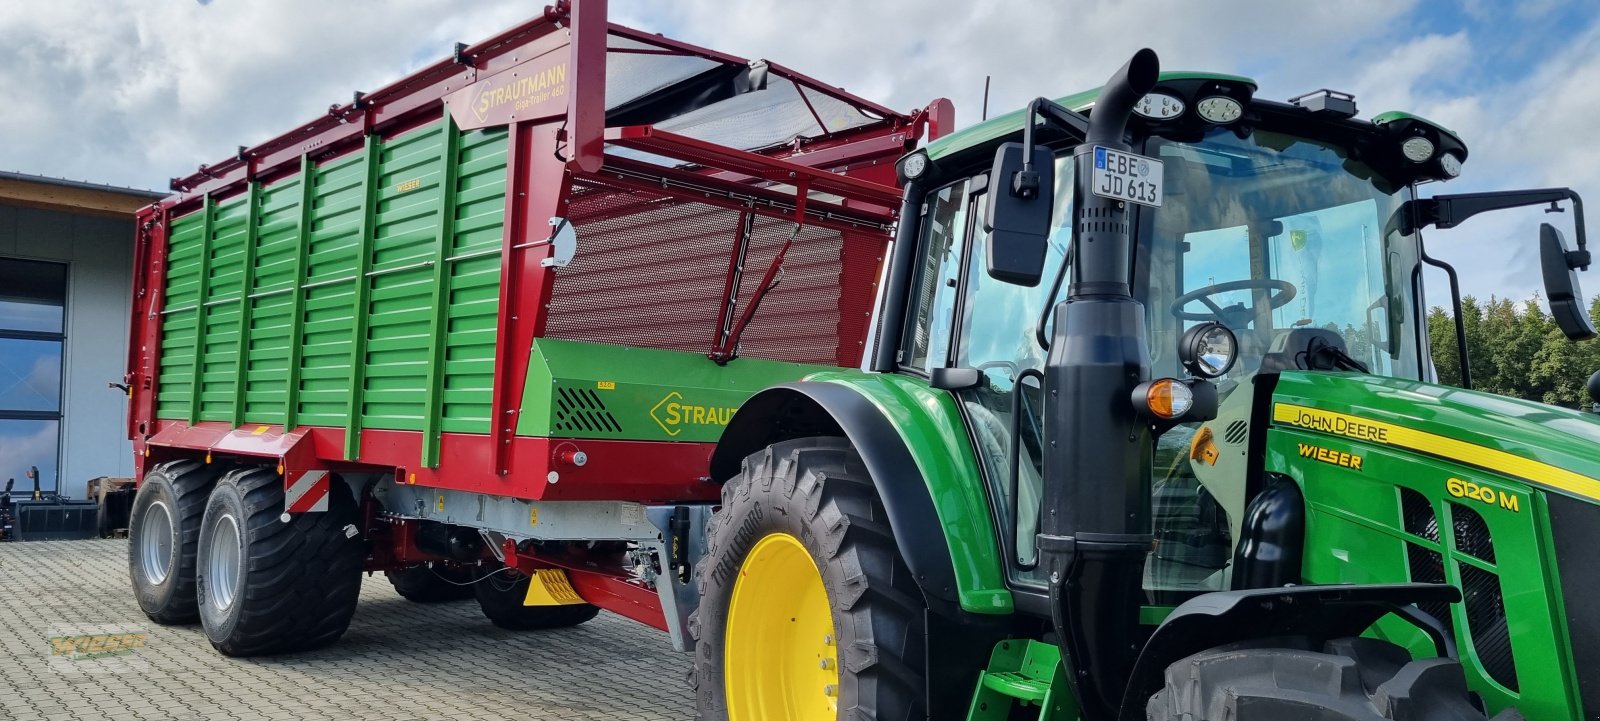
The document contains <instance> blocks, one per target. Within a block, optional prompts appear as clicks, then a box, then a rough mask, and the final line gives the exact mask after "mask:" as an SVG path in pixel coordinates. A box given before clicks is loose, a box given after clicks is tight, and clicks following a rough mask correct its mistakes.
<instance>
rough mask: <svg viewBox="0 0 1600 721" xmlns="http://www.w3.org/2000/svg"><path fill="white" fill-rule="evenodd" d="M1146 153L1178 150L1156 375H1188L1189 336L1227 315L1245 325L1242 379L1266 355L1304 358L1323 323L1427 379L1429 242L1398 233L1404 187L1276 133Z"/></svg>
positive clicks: (1159, 214) (1167, 144)
mask: <svg viewBox="0 0 1600 721" xmlns="http://www.w3.org/2000/svg"><path fill="white" fill-rule="evenodd" d="M1146 153H1147V154H1149V155H1153V156H1156V157H1159V158H1161V160H1162V161H1163V162H1164V165H1165V170H1166V186H1167V191H1166V192H1167V198H1166V202H1165V204H1164V205H1163V207H1161V208H1160V209H1158V210H1156V211H1155V212H1154V213H1151V215H1153V216H1154V219H1153V222H1150V223H1147V224H1146V226H1145V227H1146V228H1147V229H1148V231H1147V233H1146V238H1145V242H1144V243H1142V244H1141V245H1142V248H1143V249H1144V253H1142V255H1143V257H1145V258H1147V259H1148V262H1146V263H1144V264H1143V265H1142V269H1143V271H1144V272H1145V273H1146V274H1147V277H1146V278H1145V281H1146V288H1147V291H1146V297H1147V299H1146V301H1145V305H1146V308H1147V309H1148V311H1149V317H1150V321H1151V323H1150V329H1151V339H1150V340H1151V350H1152V352H1153V354H1154V356H1155V357H1154V358H1153V359H1152V360H1153V361H1154V362H1155V368H1154V371H1155V373H1156V375H1158V376H1162V375H1174V376H1175V375H1180V373H1181V369H1180V368H1179V367H1178V364H1177V359H1176V349H1177V346H1178V338H1179V336H1181V335H1182V333H1183V331H1184V330H1185V329H1187V328H1189V327H1190V326H1193V325H1194V324H1196V323H1200V322H1203V321H1206V320H1216V321H1220V322H1222V323H1224V324H1225V325H1227V326H1228V327H1230V328H1232V329H1233V331H1234V333H1235V334H1237V335H1238V336H1239V341H1240V359H1239V362H1238V364H1237V365H1236V366H1235V367H1234V370H1233V372H1232V374H1231V375H1232V376H1233V377H1235V378H1236V379H1237V378H1238V377H1240V376H1248V375H1250V374H1253V373H1254V372H1256V371H1258V370H1259V369H1260V368H1261V366H1262V364H1263V363H1264V362H1267V363H1274V364H1276V368H1277V369H1279V370H1281V369H1285V368H1288V369H1293V368H1297V367H1303V365H1304V356H1302V357H1301V358H1299V359H1296V358H1294V357H1292V356H1293V355H1294V354H1296V353H1299V352H1300V351H1303V350H1304V349H1305V344H1306V342H1307V341H1306V340H1305V339H1306V338H1308V337H1309V336H1310V335H1313V333H1312V331H1326V332H1327V333H1326V334H1320V333H1319V334H1317V335H1323V336H1324V337H1325V338H1327V339H1328V340H1329V341H1332V340H1335V338H1334V337H1333V336H1336V340H1337V341H1338V342H1339V343H1341V344H1342V345H1343V350H1344V351H1345V352H1346V353H1347V354H1349V355H1350V356H1351V357H1353V358H1355V359H1356V360H1358V361H1360V362H1362V363H1364V364H1366V366H1367V367H1368V368H1369V369H1370V370H1371V371H1372V372H1373V373H1378V374H1381V375H1389V376H1399V377H1405V378H1420V374H1419V368H1418V365H1417V352H1416V343H1417V338H1416V334H1415V332H1414V328H1413V323H1412V315H1411V313H1410V308H1411V305H1412V298H1411V293H1410V292H1409V285H1410V280H1411V271H1412V268H1413V266H1414V265H1415V263H1416V250H1415V246H1414V244H1413V242H1412V239H1411V238H1409V237H1406V236H1401V235H1399V234H1398V233H1386V231H1385V228H1386V226H1387V225H1388V221H1389V218H1390V217H1391V216H1392V215H1393V214H1394V212H1395V209H1396V208H1397V207H1398V205H1399V204H1400V203H1401V202H1402V201H1404V200H1405V197H1406V195H1405V191H1404V189H1401V190H1402V192H1394V191H1393V189H1386V188H1384V187H1382V181H1375V180H1369V179H1368V177H1370V173H1369V172H1368V171H1367V169H1366V168H1365V166H1363V165H1361V164H1360V163H1359V162H1357V161H1354V160H1352V159H1350V158H1349V157H1348V156H1347V154H1346V153H1344V152H1343V151H1341V150H1340V149H1338V148H1335V147H1332V146H1328V145H1323V144H1320V143H1317V142H1314V141H1309V140H1306V139H1304V138H1296V137H1292V136H1288V135H1283V134H1280V133H1273V132H1267V131H1257V132H1255V133H1254V134H1252V135H1250V136H1249V137H1246V138H1243V139H1241V138H1239V137H1238V136H1236V135H1235V134H1234V133H1233V132H1232V131H1229V130H1226V129H1221V128H1219V129H1216V130H1214V131H1212V133H1211V134H1210V135H1209V136H1208V137H1206V139H1205V140H1204V141H1203V142H1200V143H1192V144H1191V143H1178V142H1173V141H1168V140H1165V139H1159V138H1157V139H1152V140H1151V142H1150V145H1149V147H1148V148H1147V149H1146ZM1285 353H1286V354H1289V356H1290V357H1275V356H1277V355H1278V354H1285Z"/></svg>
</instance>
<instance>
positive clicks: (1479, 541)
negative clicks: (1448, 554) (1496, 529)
mask: <svg viewBox="0 0 1600 721" xmlns="http://www.w3.org/2000/svg"><path fill="white" fill-rule="evenodd" d="M1450 520H1451V522H1452V524H1453V525H1454V526H1455V530H1456V550H1457V551H1460V552H1462V553H1465V554H1467V555H1469V556H1472V557H1473V558H1476V559H1478V560H1480V561H1487V562H1489V563H1494V539H1493V538H1490V537H1489V524H1487V523H1484V522H1483V516H1480V515H1478V512H1477V511H1474V510H1472V509H1471V508H1468V507H1466V506H1463V505H1461V504H1459V503H1452V504H1450Z"/></svg>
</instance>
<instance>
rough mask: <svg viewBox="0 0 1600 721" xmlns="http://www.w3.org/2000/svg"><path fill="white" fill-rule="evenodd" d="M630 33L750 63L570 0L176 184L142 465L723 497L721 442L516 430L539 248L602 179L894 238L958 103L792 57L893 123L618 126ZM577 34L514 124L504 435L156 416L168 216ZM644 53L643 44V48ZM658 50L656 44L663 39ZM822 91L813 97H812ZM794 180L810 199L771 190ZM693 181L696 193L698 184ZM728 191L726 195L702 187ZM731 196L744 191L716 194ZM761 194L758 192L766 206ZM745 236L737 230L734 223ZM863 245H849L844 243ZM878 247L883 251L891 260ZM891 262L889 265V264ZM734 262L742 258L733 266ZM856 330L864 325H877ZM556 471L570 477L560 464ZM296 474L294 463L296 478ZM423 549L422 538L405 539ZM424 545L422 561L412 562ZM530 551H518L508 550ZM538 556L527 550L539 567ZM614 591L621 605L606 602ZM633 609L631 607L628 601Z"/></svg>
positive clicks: (147, 357) (147, 264)
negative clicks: (891, 94)
mask: <svg viewBox="0 0 1600 721" xmlns="http://www.w3.org/2000/svg"><path fill="white" fill-rule="evenodd" d="M608 34H611V35H618V36H622V37H627V38H631V39H634V40H637V41H640V42H644V43H649V44H652V45H655V46H658V47H660V48H662V50H661V51H660V52H663V53H674V54H688V55H696V56H701V57H706V58H710V59H715V60H718V61H723V62H736V63H741V64H742V63H745V62H746V61H745V60H744V59H742V58H737V57H734V56H731V55H726V54H722V53H717V52H715V51H712V50H708V49H705V48H700V47H696V46H693V45H689V44H686V43H681V42H677V41H673V40H669V39H666V38H663V37H661V36H658V35H652V34H648V33H643V32H640V31H637V30H633V29H630V28H625V27H622V26H618V25H611V24H608V23H607V21H606V5H605V0H582V1H581V2H577V3H569V2H567V1H566V0H562V1H561V2H558V3H557V4H556V5H555V6H553V7H549V8H546V9H545V11H544V13H543V15H541V16H540V17H537V18H535V19H533V20H531V21H529V22H526V23H524V24H522V25H518V26H516V27H513V28H511V29H509V30H506V31H505V32H502V33H500V34H498V35H496V36H494V37H491V38H489V39H488V40H485V41H483V42H480V43H477V44H475V45H472V46H469V47H467V48H465V49H464V51H462V52H461V53H459V55H458V57H459V58H460V59H461V60H460V61H459V62H458V61H457V60H455V59H446V60H443V61H440V62H438V63H435V64H433V65H431V66H429V67H427V68H424V69H422V70H421V71H418V72H416V73H414V74H412V75H411V76H409V77H407V78H404V79H402V80H400V81H398V82H395V83H392V84H390V85H387V86H385V87H383V88H380V89H378V90H375V91H373V92H371V93H367V94H365V95H358V97H357V99H356V101H354V102H352V103H350V104H347V105H335V106H333V107H331V108H330V109H329V111H328V114H327V115H326V116H324V117H321V118H318V119H316V120H313V121H312V122H310V123H306V124H304V125H301V126H298V127H297V128H296V129H295V130H294V131H291V132H290V133H287V134H285V135H282V136H280V137H278V138H274V139H272V140H269V141H267V142H265V143H262V144H261V145H258V146H256V147H253V148H247V149H241V150H240V152H239V154H238V155H237V156H236V157H235V158H232V159H229V160H227V161H224V162H221V163H217V164H215V165H212V166H201V168H200V169H199V171H198V172H196V173H194V174H192V175H190V176H188V177H185V178H177V179H174V180H173V181H172V188H173V190H174V191H175V194H174V195H173V196H171V197H169V198H167V199H164V200H162V201H160V202H157V203H155V204H153V205H151V206H149V207H147V208H145V209H144V210H142V211H141V212H140V213H139V216H138V225H137V227H138V232H137V236H136V239H135V251H134V255H135V267H134V279H133V293H134V298H133V309H132V317H131V318H130V320H131V323H132V327H133V342H132V343H130V347H129V357H128V369H129V370H128V373H127V376H126V382H127V383H128V385H129V387H130V395H131V398H130V403H129V418H128V430H129V435H130V437H131V438H132V439H133V441H134V452H135V464H136V473H137V475H138V476H139V477H140V478H142V477H143V475H144V472H145V470H146V469H147V468H148V467H149V466H150V464H153V463H157V462H160V461H162V460H167V459H170V458H177V457H195V456H197V455H199V454H200V453H202V452H203V453H204V454H205V457H206V458H207V459H210V458H211V457H212V455H213V454H217V455H222V456H244V457H256V458H260V459H262V460H264V461H267V462H272V461H274V460H275V461H276V462H277V464H278V469H279V471H280V473H283V472H285V471H286V470H287V471H290V472H292V471H296V470H302V469H309V468H318V469H326V470H334V471H338V470H357V469H360V470H367V471H372V470H381V471H383V472H388V471H390V470H392V471H393V472H394V473H395V479H396V480H397V481H398V482H402V483H414V484H418V485H425V486H431V487H438V488H447V489H453V490H461V491H469V492H478V493H488V494H494V495H502V496H513V497H519V498H527V499H536V500H630V501H637V502H644V503H649V502H684V501H713V500H715V499H716V498H717V488H716V487H715V486H714V485H713V484H709V483H706V482H705V481H706V480H707V479H706V478H705V474H706V472H707V468H708V465H709V464H708V461H709V458H710V454H711V451H712V446H713V444H708V443H669V442H646V441H598V440H583V441H570V440H564V439H559V438H538V437H518V436H517V435H516V433H515V430H516V426H517V414H518V412H519V411H520V408H521V402H522V398H521V394H522V389H523V386H524V381H525V379H526V377H527V373H528V364H529V351H528V349H529V348H530V347H531V344H532V340H533V339H534V338H536V337H539V336H542V335H543V334H544V330H545V322H546V314H545V313H544V309H545V308H547V307H548V304H549V302H550V298H551V293H552V289H553V285H554V274H553V273H551V272H548V270H547V269H545V268H543V267H542V266H541V261H543V260H545V259H546V258H547V257H550V256H551V255H552V254H553V252H554V249H553V247H551V245H550V244H549V243H544V242H541V241H542V240H543V239H544V238H545V235H546V234H547V233H548V232H549V231H548V228H547V226H546V220H547V219H549V218H552V217H558V216H564V215H565V210H566V205H567V196H568V193H569V190H570V189H571V187H572V185H573V183H574V182H575V181H582V180H584V179H599V180H602V181H603V182H604V183H606V184H608V185H612V186H617V187H624V188H637V189H640V190H648V191H651V192H655V193H661V192H669V193H670V192H673V191H672V190H670V189H669V188H678V189H680V190H679V192H681V193H683V194H684V195H685V196H686V197H689V198H692V199H693V200H695V201H696V202H702V203H707V204H710V205H715V206H720V207H724V208H730V209H734V210H738V211H740V212H751V213H758V214H762V215H768V216H777V217H784V218H791V219H794V220H797V221H804V222H806V223H811V224H816V225H822V226H827V227H830V228H834V229H836V230H839V231H840V232H843V233H848V234H859V233H876V234H879V235H882V236H883V237H884V239H885V241H887V233H886V232H885V229H886V228H887V226H888V224H889V223H890V222H892V220H893V218H892V214H893V210H894V208H896V207H897V195H898V192H897V190H896V189H895V188H894V182H895V180H894V170H893V161H894V159H895V158H896V157H898V156H899V155H900V154H902V153H904V152H906V151H907V150H909V149H911V148H912V147H914V146H915V144H916V142H917V140H918V139H919V138H921V137H924V135H926V137H929V138H930V139H931V138H933V137H937V136H938V135H941V134H943V133H945V132H948V131H949V130H950V129H951V126H952V123H953V109H952V107H951V105H950V102H949V101H948V100H944V99H940V100H937V101H935V102H934V103H933V104H931V105H929V106H928V107H927V108H924V109H922V110H918V111H915V112H914V113H911V114H909V115H908V114H902V113H897V112H895V111H893V110H890V109H888V108H885V107H883V106H880V105H876V104H873V103H870V102H868V101H865V100H863V99H861V98H856V97H854V96H851V95H849V94H847V93H845V92H844V91H843V90H841V89H839V88H835V87H832V86H828V85H825V84H823V83H820V82H818V81H816V80H813V79H811V78H809V77H806V76H804V75H801V74H799V73H795V72H793V71H791V70H788V69H787V68H784V67H782V66H779V65H769V72H771V73H774V74H777V75H780V76H782V77H785V78H787V79H789V80H791V81H793V82H794V83H795V84H796V85H797V86H798V87H800V88H802V89H803V90H802V94H804V93H805V92H814V93H820V94H823V95H828V96H832V97H835V98H838V99H841V100H844V101H846V102H849V103H851V104H853V105H855V106H857V107H859V108H862V109H864V110H867V111H869V112H872V113H874V114H876V115H878V116H881V118H882V119H881V120H879V121H876V122H874V123H871V124H868V125H865V126H861V127H857V128H854V129H851V130H848V131H843V132H838V133H830V134H827V135H824V136H820V137H816V138H806V139H800V140H797V141H796V142H794V143H793V144H791V145H789V146H786V147H784V148H780V149H775V150H768V151H763V152H760V153H757V152H748V151H742V150H736V149H733V148H728V147H724V146H720V145H716V144H713V143H708V142H704V141H700V140H695V139H693V138H688V137H685V136H682V135H677V134H673V133H668V132H663V131H660V130H657V129H655V128H653V127H649V126H639V127H623V128H611V129H609V130H608V129H607V128H606V127H605V107H604V98H605V67H606V57H605V56H606V52H607V48H606V44H607V43H606V39H607V35H608ZM562 43H565V44H566V45H567V52H568V53H569V54H570V55H569V63H570V67H571V69H572V70H571V73H572V79H571V81H570V82H569V84H568V87H569V88H571V92H569V93H568V102H567V107H566V111H565V113H564V114H556V115H554V116H553V117H543V118H527V119H523V120H519V121H516V122H513V123H512V124H511V127H510V133H509V138H508V162H507V167H508V171H507V172H508V173H509V177H508V185H507V193H506V223H505V235H504V239H503V246H502V256H501V257H502V270H501V272H502V279H501V290H500V307H501V312H500V317H499V327H498V336H497V342H496V349H495V364H494V368H495V371H494V391H493V403H492V416H491V423H490V433H489V434H487V435H482V434H465V433H443V434H441V438H440V447H439V455H438V465H437V467H433V468H429V467H424V466H423V465H422V462H421V458H422V445H423V443H424V438H423V434H422V433H421V432H419V431H397V430H381V429H366V428H364V429H360V431H359V433H360V438H359V441H360V444H359V449H360V453H359V456H358V457H356V458H355V459H353V460H345V458H344V449H345V440H346V439H345V437H344V436H345V430H344V429H343V428H330V427H320V426H300V427H295V428H287V429H286V428H283V427H281V426H275V425H266V426H261V425H255V424H251V425H247V426H244V427H240V428H234V427H233V426H232V425H231V424H229V423H225V422H213V421H208V422H199V423H194V424H192V425H191V424H189V423H187V422H184V421H177V420H158V419H156V418H155V406H156V403H155V398H156V395H157V393H159V390H160V389H159V388H158V387H157V385H156V380H157V373H158V370H159V369H158V367H157V364H158V358H159V354H160V348H161V324H160V321H161V309H162V307H163V297H162V296H163V289H164V287H165V273H166V252H167V251H166V246H167V243H166V235H167V232H168V228H169V223H170V220H171V219H173V218H175V217H178V216H180V215H183V214H185V213H187V212H189V211H191V210H193V209H194V208H196V207H198V206H199V205H200V204H201V203H203V202H205V199H206V198H207V197H209V198H210V199H211V201H212V202H215V201H216V200H217V199H219V198H226V197H229V196H231V195H234V194H238V193H241V192H245V190H246V188H247V187H248V185H249V183H251V182H254V181H267V182H270V181H272V180H275V179H277V178H281V177H285V176H287V175H290V174H292V173H294V172H296V171H297V170H298V169H299V168H300V166H301V163H302V157H303V156H306V157H309V158H310V159H311V161H312V162H325V161H327V160H329V159H331V158H334V157H338V156H341V155H343V154H346V153H349V152H353V151H354V150H356V149H358V148H359V147H360V146H361V144H362V139H363V137H364V136H366V135H368V134H373V133H377V134H381V135H383V136H386V137H387V136H392V135H395V134H398V133H401V132H404V131H406V130H409V129H411V128H413V127H417V126H418V125H420V124H422V123H424V122H427V121H430V120H432V119H434V118H437V117H438V116H439V113H440V111H441V108H442V104H443V101H444V98H445V96H447V95H449V94H451V93H453V92H456V91H458V90H461V89H462V88H464V87H468V86H470V85H471V84H473V83H475V82H478V81H479V80H482V79H487V78H491V77H493V76H494V75H496V74H498V73H502V72H505V71H508V70H510V69H512V68H514V67H516V66H518V65H519V64H521V63H525V62H528V61H529V58H533V57H535V56H537V55H540V54H542V53H544V52H548V51H550V50H551V49H553V48H559V47H560V44H562ZM641 52H643V51H641ZM648 52H657V51H654V50H651V51H648ZM808 102H809V101H808ZM607 143H611V144H614V145H617V146H620V147H627V148H633V149H638V150H644V151H648V152H650V153H654V154H657V155H662V156H667V157H670V158H674V159H677V160H680V161H684V162H687V163H693V164H695V165H694V166H681V167H678V168H668V167H663V166H660V165H652V164H649V163H643V162H640V161H636V160H629V159H624V158H619V157H614V156H608V155H606V154H605V147H606V144H607ZM774 182H781V183H784V184H787V185H792V186H795V187H797V188H799V189H800V190H799V192H798V193H788V192H782V191H779V190H777V189H772V188H769V187H766V186H768V185H770V184H771V183H774ZM691 187H692V188H695V189H696V190H695V191H694V192H692V193H690V192H689V191H687V190H682V189H684V188H691ZM703 191H714V192H709V193H708V192H703ZM811 191H816V192H823V193H829V194H833V195H837V196H839V197H842V198H844V199H845V202H844V203H843V204H842V205H837V204H825V203H819V202H816V201H811V200H808V197H807V195H808V192H811ZM718 194H722V195H727V194H733V195H737V196H738V197H739V199H738V200H735V199H733V198H729V197H718ZM751 199H755V200H756V201H760V204H758V205H756V206H755V207H752V204H751ZM732 230H734V229H732V228H730V231H732ZM847 245H848V244H847ZM880 255H881V254H880ZM877 260H878V262H881V258H879V259H877ZM732 272H733V264H732V263H730V265H729V273H730V280H731V273H732ZM841 332H848V333H852V334H859V335H860V336H863V337H864V336H865V332H866V328H865V322H864V321H863V322H861V323H859V324H854V325H850V326H846V325H845V324H844V323H841ZM840 356H841V357H840V359H839V360H840V363H841V364H842V365H843V364H846V361H847V358H846V356H850V359H852V360H850V361H849V362H854V361H855V360H859V357H860V351H859V348H857V349H856V351H855V352H854V353H847V352H845V351H844V350H843V349H841V353H840ZM574 444H579V445H581V447H582V449H583V450H585V451H586V452H587V454H588V457H589V459H590V462H589V463H587V464H586V465H584V466H581V467H579V466H574V465H572V464H571V463H570V462H569V461H566V460H564V459H568V458H570V457H571V453H570V451H571V450H572V448H571V447H572V446H573V445H574ZM552 470H556V471H559V473H560V474H561V475H560V478H561V482H560V483H559V484H551V483H549V482H548V480H547V474H548V473H549V472H550V471H552ZM285 475H286V476H287V475H288V474H287V473H286V474H285ZM391 535H393V536H394V537H395V538H397V539H399V540H398V541H397V542H398V543H402V544H406V545H409V542H408V541H405V540H404V539H405V538H409V533H405V532H398V533H393V534H391ZM408 554H410V555H408ZM415 554H416V551H415V550H414V549H412V550H410V551H406V550H403V549H401V550H393V551H390V552H388V557H391V558H393V559H399V560H413V561H414V560H416V559H417V558H419V557H418V556H415ZM511 558H513V559H515V558H517V557H515V556H513V557H511ZM524 562H530V561H524ZM569 572H570V575H571V577H572V580H573V583H574V586H575V587H576V588H577V589H578V591H579V593H580V594H581V595H583V596H584V597H585V598H586V599H590V600H594V601H596V602H597V603H599V604H600V605H603V606H605V607H607V608H611V609H612V610H615V611H618V612H619V613H624V615H629V616H631V617H634V618H637V619H639V620H642V621H645V622H646V623H650V624H651V625H655V626H657V627H661V628H664V627H665V623H664V621H662V620H661V615H660V614H661V611H660V608H659V605H658V604H657V602H656V601H655V599H654V593H653V592H650V591H648V590H645V589H641V588H640V587H638V586H637V585H634V584H629V583H627V582H626V581H625V580H623V579H620V578H615V577H611V576H607V575H606V574H602V573H595V572H593V571H592V570H584V569H569ZM600 599H608V600H606V601H605V602H601V600H600ZM628 609H632V610H628Z"/></svg>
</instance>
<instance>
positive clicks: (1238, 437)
mask: <svg viewBox="0 0 1600 721" xmlns="http://www.w3.org/2000/svg"><path fill="white" fill-rule="evenodd" d="M1249 439H1250V424H1249V423H1246V422H1244V421H1234V422H1232V423H1229V424H1228V428H1227V430H1224V431H1223V432H1222V440H1223V441H1224V442H1226V443H1227V444H1228V445H1230V446H1237V445H1239V444H1241V443H1244V442H1245V441H1247V440H1249Z"/></svg>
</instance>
